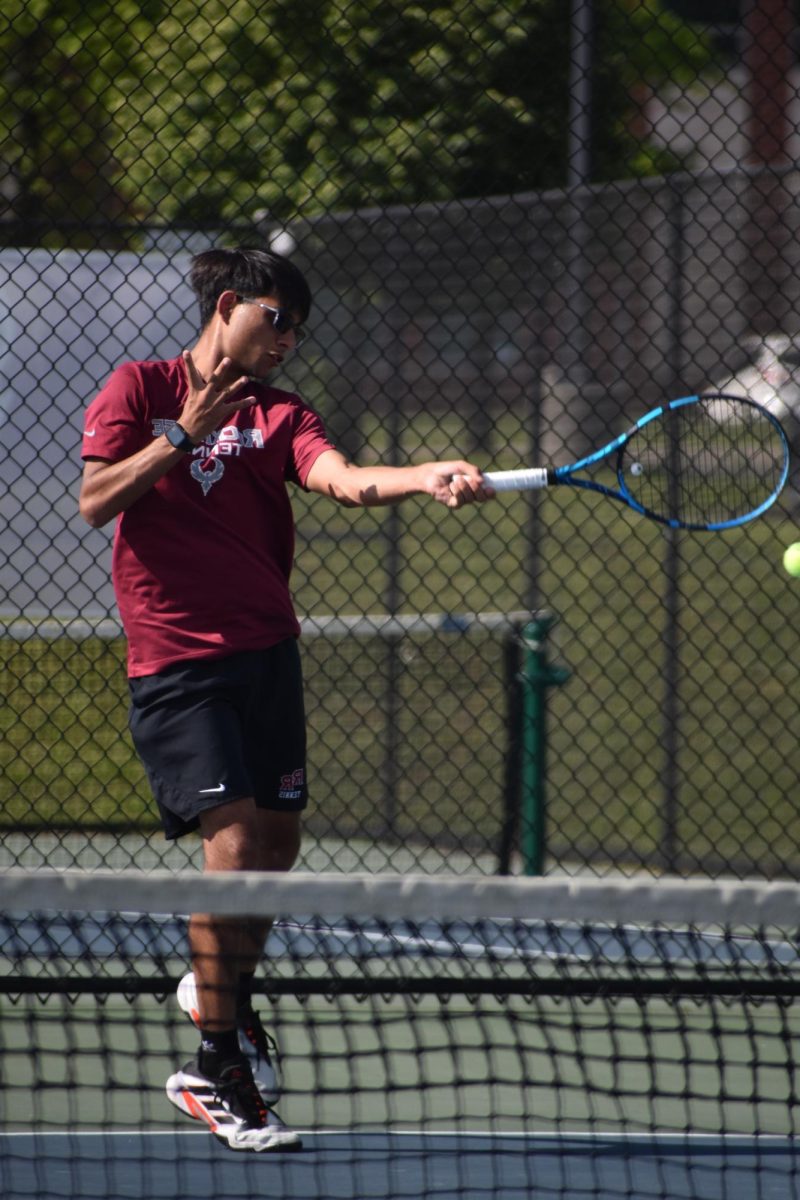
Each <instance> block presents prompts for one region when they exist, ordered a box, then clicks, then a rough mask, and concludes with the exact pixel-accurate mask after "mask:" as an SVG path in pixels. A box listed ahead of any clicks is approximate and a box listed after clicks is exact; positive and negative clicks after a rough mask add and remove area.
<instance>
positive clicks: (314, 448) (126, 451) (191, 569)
mask: <svg viewBox="0 0 800 1200" xmlns="http://www.w3.org/2000/svg"><path fill="white" fill-rule="evenodd" d="M248 387H249V388H250V389H251V391H252V394H253V395H254V396H255V397H256V403H255V404H254V405H253V406H252V407H251V408H244V409H240V410H238V411H234V412H232V413H231V418H230V421H229V422H227V423H226V424H225V425H224V426H223V427H222V428H221V429H218V430H217V431H216V432H215V433H214V434H212V435H210V437H209V438H208V439H207V441H206V442H205V443H204V444H203V445H202V446H199V447H198V448H197V450H196V451H195V452H194V453H193V454H192V453H190V454H187V455H185V457H184V458H183V459H181V461H180V462H178V463H176V465H175V466H174V467H173V468H172V469H171V470H170V471H168V472H167V474H166V475H164V476H163V477H162V478H161V479H160V480H159V481H158V482H157V483H156V484H155V485H154V486H153V487H152V488H151V489H150V491H148V492H147V493H146V494H145V495H144V496H142V497H140V499H139V500H137V501H136V502H135V503H134V504H132V505H131V506H130V508H128V509H127V510H126V511H125V512H123V513H121V514H120V515H119V517H118V518H117V527H116V532H115V537H114V553H113V566H112V576H113V581H114V591H115V593H116V597H117V604H118V606H119V611H120V616H121V618H122V624H123V627H124V629H125V634H126V636H127V638H128V673H129V675H131V676H138V675H152V674H153V673H155V672H156V671H161V670H163V668H164V667H166V666H169V664H170V663H174V662H178V661H180V660H181V659H187V658H203V657H213V656H221V655H224V654H233V653H237V652H239V651H241V650H255V649H266V648H267V647H269V646H272V645H275V644H276V643H277V642H280V641H283V639H284V638H287V637H296V636H297V634H298V633H299V631H300V629H299V625H298V622H297V617H296V616H295V613H294V607H293V605H292V599H291V593H290V591H289V575H290V572H291V569H292V558H293V554H294V522H293V519H292V510H291V505H290V503H289V496H288V493H287V490H286V482H287V481H290V482H294V483H299V484H300V485H305V481H306V477H307V475H308V472H309V470H310V469H311V466H312V464H313V463H314V461H315V459H316V458H317V457H318V456H319V455H320V454H321V453H322V452H323V451H325V450H330V449H332V448H333V447H332V444H331V442H330V441H329V439H328V437H327V436H326V434H325V430H324V427H323V425H322V422H321V420H320V418H319V417H318V416H317V414H316V413H315V412H313V411H312V409H310V408H309V407H308V406H307V405H306V404H304V403H303V401H302V400H301V399H300V398H299V396H295V395H293V394H292V393H291V392H284V391H280V390H279V389H278V388H273V387H267V386H266V385H265V384H255V383H254V384H250V385H248ZM186 393H187V383H186V375H185V368H184V365H183V361H182V359H181V358H174V359H170V360H168V361H166V362H141V363H126V364H125V365H124V366H121V367H119V368H118V369H117V370H116V371H114V373H113V374H112V376H111V378H110V379H109V380H108V382H107V383H106V385H105V387H104V388H103V390H102V391H101V392H100V393H99V395H97V396H96V397H95V399H94V400H93V401H92V403H91V404H90V405H89V408H88V410H87V413H86V423H85V426H84V434H83V446H82V455H83V457H84V458H101V459H107V460H108V461H110V462H118V461H120V460H121V459H125V458H129V457H130V456H131V455H132V454H135V453H136V452H137V451H139V450H141V449H143V447H144V446H146V445H147V444H148V443H149V441H150V439H151V438H155V437H160V436H161V435H162V434H163V433H164V432H165V431H166V430H167V429H168V428H169V427H170V426H171V425H172V424H174V422H175V421H177V420H178V419H179V418H180V414H181V409H182V407H183V403H184V400H185V398H186Z"/></svg>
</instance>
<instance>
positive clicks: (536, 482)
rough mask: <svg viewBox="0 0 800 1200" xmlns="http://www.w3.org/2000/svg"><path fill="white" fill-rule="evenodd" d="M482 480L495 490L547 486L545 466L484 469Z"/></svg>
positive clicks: (529, 488)
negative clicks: (512, 469) (520, 468)
mask: <svg viewBox="0 0 800 1200" xmlns="http://www.w3.org/2000/svg"><path fill="white" fill-rule="evenodd" d="M483 481H484V483H486V484H488V485H489V487H491V488H494V490H495V491H496V492H517V491H533V490H534V489H535V488H544V487H547V484H548V479H547V467H530V468H525V469H523V470H520V471H484V472H483Z"/></svg>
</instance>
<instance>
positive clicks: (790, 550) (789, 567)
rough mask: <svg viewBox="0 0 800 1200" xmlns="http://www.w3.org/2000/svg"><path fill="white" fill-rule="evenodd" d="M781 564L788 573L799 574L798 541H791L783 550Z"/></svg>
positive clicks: (799, 548) (799, 543) (799, 549)
mask: <svg viewBox="0 0 800 1200" xmlns="http://www.w3.org/2000/svg"><path fill="white" fill-rule="evenodd" d="M783 566H784V569H785V570H786V571H787V572H788V573H789V575H794V576H800V542H793V543H792V545H791V546H787V547H786V549H785V550H784V552H783Z"/></svg>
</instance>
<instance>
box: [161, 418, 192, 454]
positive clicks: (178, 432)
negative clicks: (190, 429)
mask: <svg viewBox="0 0 800 1200" xmlns="http://www.w3.org/2000/svg"><path fill="white" fill-rule="evenodd" d="M166 438H167V441H168V442H169V443H170V444H171V445H173V446H174V447H175V449H176V450H183V452H184V454H188V453H189V452H190V451H191V450H196V449H197V445H196V443H195V442H193V441H192V439H191V438H190V437H189V435H188V433H187V432H186V430H185V429H184V428H183V426H182V425H179V424H178V422H177V421H176V422H175V424H174V425H171V426H170V427H169V429H168V430H167V433H166Z"/></svg>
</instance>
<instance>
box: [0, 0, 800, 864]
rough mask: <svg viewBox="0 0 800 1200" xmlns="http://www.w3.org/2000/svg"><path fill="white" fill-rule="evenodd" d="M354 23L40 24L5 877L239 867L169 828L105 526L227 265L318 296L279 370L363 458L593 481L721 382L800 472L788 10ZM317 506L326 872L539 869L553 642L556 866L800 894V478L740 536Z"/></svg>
mask: <svg viewBox="0 0 800 1200" xmlns="http://www.w3.org/2000/svg"><path fill="white" fill-rule="evenodd" d="M315 7H316V8H317V11H316V12H315V13H314V14H311V17H313V19H310V16H309V14H306V13H305V12H304V11H303V10H301V8H299V7H298V6H297V5H296V4H293V5H290V4H288V3H287V4H284V3H275V4H274V5H271V6H270V9H269V11H268V12H265V11H263V10H262V9H259V8H256V7H254V6H251V5H250V4H245V3H242V2H240V0H235V2H234V3H232V4H228V5H225V6H222V5H221V4H217V3H216V2H208V0H206V2H204V3H202V4H200V5H196V4H193V5H188V4H186V3H183V2H182V0H163V2H162V0H157V2H156V0H150V2H148V3H146V4H133V3H132V2H128V0H103V2H102V3H99V2H97V0H85V2H84V3H83V4H82V5H80V6H78V5H77V4H76V3H72V2H71V0H62V2H61V3H59V5H58V6H56V5H55V4H52V3H48V2H46V0H43V2H42V3H41V4H37V5H27V4H26V5H23V4H21V3H13V2H12V3H11V4H10V6H8V7H7V9H6V10H5V15H4V16H3V17H2V18H0V123H1V124H2V130H3V133H2V140H0V147H1V148H0V196H2V202H3V206H4V207H3V215H2V219H1V220H0V371H2V377H3V388H2V398H1V399H0V404H1V405H2V409H3V422H2V440H3V471H2V488H3V492H2V515H1V517H0V559H1V561H2V591H1V592H0V631H1V632H2V637H1V638H0V654H2V670H3V682H2V694H3V718H2V720H3V741H2V748H1V749H0V754H1V755H2V778H0V788H1V789H2V798H1V800H0V863H4V864H5V865H9V864H12V863H16V862H21V863H25V864H36V863H48V864H51V865H72V864H78V865H84V866H88V867H91V866H94V865H102V864H110V865H114V866H125V865H129V864H131V863H133V864H136V865H140V866H154V865H160V864H162V863H164V864H168V865H174V866H181V865H183V864H184V863H185V862H186V861H187V858H194V857H195V856H196V854H197V849H198V847H197V845H196V844H195V843H193V842H192V841H191V840H190V839H189V840H187V839H184V841H183V842H182V843H180V844H179V846H177V847H176V846H174V845H173V846H168V844H167V843H166V842H165V841H164V840H163V839H162V837H161V836H160V834H159V833H158V832H157V829H158V826H157V815H156V810H155V806H154V803H153V802H152V801H151V798H150V795H149V791H148V788H147V785H146V782H145V779H144V776H143V773H142V771H141V769H140V767H139V765H138V762H137V760H136V758H135V755H134V753H133V749H132V746H131V744H130V741H129V738H128V734H127V728H126V704H127V701H126V681H125V677H124V657H125V646H124V639H123V638H122V634H121V629H120V627H119V623H118V619H117V615H116V608H115V604H114V597H113V594H112V591H111V587H110V581H109V579H110V545H111V537H112V531H111V530H110V529H108V528H107V529H102V530H93V529H88V528H87V527H86V526H85V525H83V523H82V522H81V521H80V519H79V518H78V516H77V512H76V508H77V490H78V486H79V477H80V469H81V463H80V459H79V443H80V436H81V429H82V413H83V410H84V408H85V406H86V404H87V403H88V402H89V401H90V400H91V398H92V397H93V395H94V394H95V393H96V391H97V390H98V389H99V387H100V386H101V384H102V383H103V382H104V380H105V379H106V378H107V376H108V374H109V373H110V371H111V370H112V368H113V367H114V366H116V365H117V364H119V363H120V362H122V361H125V360H126V359H143V358H158V357H169V356H171V355H173V354H174V353H176V352H177V351H178V350H179V349H180V348H182V347H183V346H186V345H190V344H191V343H192V341H193V340H194V338H195V337H196V333H197V321H196V313H195V306H194V301H193V297H192V295H191V292H190V291H189V288H188V285H187V279H186V277H187V273H188V265H189V261H190V258H191V255H192V254H193V253H196V252H197V251H199V250H202V249H205V248H206V247H208V246H211V245H216V244H227V245H235V244H250V245H266V244H268V245H271V246H272V247H273V248H274V249H276V250H278V251H279V252H282V253H286V254H288V255H290V256H291V258H292V259H293V261H295V262H296V263H297V264H298V265H299V266H300V267H301V269H302V270H303V271H304V272H305V273H306V274H307V276H308V278H309V281H310V283H311V285H312V289H313V291H314V295H315V303H314V310H313V314H312V322H311V333H312V336H311V337H310V338H309V340H308V342H307V343H306V344H305V345H304V347H303V349H302V352H301V354H299V355H297V356H296V357H295V358H294V360H293V361H292V362H291V363H290V364H287V365H286V367H285V369H283V370H282V375H281V379H280V380H279V381H278V382H279V385H280V386H282V387H286V388H289V389H290V390H296V391H298V392H299V393H300V394H301V395H302V396H303V397H304V399H305V400H306V401H307V402H309V403H310V404H312V405H313V406H314V407H315V408H316V409H317V410H318V411H319V412H320V413H321V414H322V416H323V417H324V419H325V421H326V424H327V426H328V429H329V431H330V433H331V434H332V436H333V437H334V439H335V440H336V442H337V444H338V445H339V446H340V447H341V448H342V450H343V451H344V452H345V453H347V454H348V455H349V456H350V457H352V459H353V460H355V461H356V462H358V463H361V464H366V463H372V462H388V463H406V462H414V461H425V460H427V459H429V458H431V457H434V456H435V457H445V456H446V457H450V456H453V455H457V456H459V457H461V456H465V457H469V458H471V459H472V460H473V461H475V462H476V463H477V464H478V465H479V466H481V467H484V468H486V469H489V468H510V467H516V466H520V465H528V464H537V463H543V462H553V463H558V462H562V461H563V462H567V461H569V460H570V459H572V458H574V457H576V456H578V455H580V454H583V453H585V452H587V451H588V450H591V449H593V448H595V447H596V446H598V445H600V444H602V443H603V442H605V441H607V440H609V439H610V438H611V437H613V436H616V435H617V434H618V433H620V432H621V431H622V430H624V429H625V428H626V427H627V426H628V425H630V424H632V422H633V421H634V420H635V419H636V418H637V417H638V416H640V415H641V414H642V413H643V412H644V411H646V410H647V409H648V408H649V407H652V406H653V405H656V404H658V403H660V402H662V401H664V400H665V399H670V398H674V397H676V396H680V395H685V394H691V393H694V392H696V391H698V390H702V389H704V388H721V389H723V390H727V391H736V392H739V393H741V394H744V395H749V396H751V397H752V398H753V399H756V400H761V401H763V402H765V403H767V404H768V405H769V406H770V407H771V409H772V410H773V411H774V412H775V413H776V414H777V415H779V416H780V418H781V419H782V420H783V421H784V423H785V425H786V428H787V431H788V432H789V435H790V439H791V440H792V443H793V446H794V449H795V453H796V452H797V450H798V448H800V447H799V446H798V431H800V317H799V316H798V313H800V303H798V302H799V301H800V295H798V291H799V290H800V282H799V281H800V271H799V270H798V265H799V264H798V258H799V257H800V253H799V250H798V246H799V243H798V236H797V235H798V228H797V227H798V220H799V219H800V218H799V217H798V213H800V206H799V205H798V193H799V192H800V172H798V171H797V170H795V168H794V165H793V164H794V161H795V160H796V158H797V153H796V151H797V150H798V148H800V99H798V95H797V85H798V81H799V80H800V75H798V67H797V65H796V59H795V53H794V47H795V45H796V39H795V37H794V13H793V9H792V6H791V5H790V4H789V3H783V0H759V2H758V3H755V4H753V5H750V6H744V5H743V6H742V11H740V10H739V7H738V6H737V5H736V4H734V3H731V4H717V5H713V4H705V5H704V4H702V3H700V2H699V0H698V3H697V5H696V6H693V5H692V4H690V3H688V2H687V3H681V4H675V5H667V4H664V3H657V2H656V0H596V2H591V0H583V2H582V3H581V2H575V3H573V4H572V5H568V4H564V3H561V2H560V0H501V3H500V4H499V5H498V4H496V3H492V4H489V3H488V0H487V2H484V0H469V2H468V3H466V4H460V5H457V6H448V7H444V8H443V7H437V8H436V9H433V8H432V7H431V6H426V5H420V6H414V7H409V6H401V5H394V4H388V5H386V4H381V5H378V4H375V3H366V4H355V3H345V0H340V2H339V3H337V4H333V3H330V4H324V5H319V6H315ZM709 21H714V22H716V23H715V24H709ZM564 491H565V492H566V491H568V489H564ZM293 504H294V507H295V515H296V520H297V535H298V536H297V561H296V567H295V573H294V576H293V583H294V591H295V597H296V603H297V609H298V612H299V613H300V614H301V616H302V619H303V626H304V636H303V639H302V643H301V645H302V648H303V655H304V661H305V672H306V680H307V708H308V720H309V729H310V734H311V741H310V769H311V793H312V800H311V805H310V808H309V811H308V814H307V820H306V849H305V856H306V857H305V863H306V865H309V866H311V867H315V868H316V867H318V868H322V869H326V868H333V869H344V870H347V869H352V868H362V869H363V868H366V869H369V870H385V869H389V870H393V869H397V870H406V869H412V868H413V869H423V870H429V871H439V870H442V871H454V870H455V871H468V870H469V871H471V870H478V871H482V872H487V873H488V872H493V871H496V870H504V871H507V870H512V871H515V870H524V869H529V865H530V864H528V863H526V860H525V857H524V854H523V851H522V847H523V842H524V837H525V831H526V822H529V821H530V820H531V819H532V818H531V814H530V804H531V803H532V801H531V796H530V795H529V794H527V792H526V788H528V790H529V785H528V784H526V779H529V778H530V775H531V771H530V767H531V763H530V762H526V761H525V756H526V755H530V754H531V753H533V751H532V750H531V747H530V740H529V739H528V738H527V737H526V730H525V728H524V722H523V721H522V718H521V716H520V691H521V688H522V686H523V684H524V679H525V672H526V669H527V667H526V663H527V662H528V657H527V656H528V654H529V652H530V644H531V628H532V627H533V628H534V629H535V630H536V631H538V633H537V637H538V638H539V641H538V643H537V649H536V653H538V654H539V655H540V664H541V662H544V663H545V665H546V668H547V671H548V672H549V675H547V681H546V683H545V685H544V686H543V691H542V695H541V700H542V703H543V705H544V706H545V722H544V726H545V729H546V746H545V745H542V746H539V747H538V749H537V750H536V754H537V762H536V763H535V764H534V766H535V768H536V770H537V771H538V782H539V785H540V791H539V795H538V799H537V801H536V802H537V804H539V805H543V804H546V812H545V813H544V838H545V852H544V855H543V866H544V868H545V869H547V870H552V869H557V868H560V869H566V870H576V869H580V868H586V867H587V866H588V867H589V868H590V869H596V870H607V869H610V868H618V869H624V870H637V869H648V870H656V871H665V870H666V871H671V872H682V873H683V872H685V873H693V872H704V873H711V874H716V873H731V872H732V873H736V874H741V875H753V874H757V875H767V876H773V875H774V876H779V875H785V874H790V875H794V874H795V873H796V872H797V870H798V868H800V850H798V843H800V820H799V819H798V815H797V805H796V795H797V783H798V779H797V774H798V772H797V746H798V744H800V688H799V687H798V679H797V666H796V660H797V629H798V623H799V620H800V588H798V586H797V584H796V582H795V581H793V580H791V579H789V578H788V577H786V576H785V575H783V574H782V572H781V568H780V558H781V554H782V550H783V548H784V546H785V545H786V544H788V543H789V542H792V541H795V540H797V536H798V534H797V523H798V512H800V484H798V480H797V476H796V475H794V476H793V477H792V478H791V479H790V484H789V486H788V487H787V489H786V491H785V492H784V494H783V496H782V498H781V500H780V501H779V503H778V504H777V505H776V506H775V508H774V509H772V510H771V511H770V512H769V513H767V514H766V516H764V517H763V518H762V519H760V520H759V521H757V522H755V523H753V524H751V525H748V526H745V527H742V528H739V529H736V530H732V531H730V532H727V533H724V534H715V535H696V534H685V533H680V532H675V531H671V530H668V529H665V528H662V527H660V526H656V525H654V524H652V523H650V522H648V521H646V520H644V519H642V518H639V517H637V516H636V515H635V514H633V513H630V512H628V511H627V510H625V509H623V508H622V507H621V506H615V505H614V504H613V502H610V501H608V500H606V499H603V498H601V497H593V496H592V495H591V494H583V493H575V494H571V493H570V494H566V495H564V494H562V493H561V492H559V493H558V494H556V495H553V496H551V495H549V494H548V495H546V496H540V495H516V496H511V497H500V498H498V499H497V500H496V501H494V502H493V503H491V504H487V505H485V506H482V507H478V508H476V509H474V510H471V509H469V510H462V511H460V512H457V513H452V512H448V511H445V510H444V509H440V508H439V507H437V506H434V505H433V504H432V503H430V502H425V501H424V500H409V501H406V502H404V503H403V504H402V505H400V506H398V507H397V508H392V509H371V510H349V509H342V508H337V507H335V506H334V505H333V504H332V503H331V502H330V501H328V500H326V499H325V498H322V497H319V496H309V495H306V494H304V493H302V492H300V491H299V490H298V491H297V492H296V494H294V495H293ZM540 815H541V814H540Z"/></svg>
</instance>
